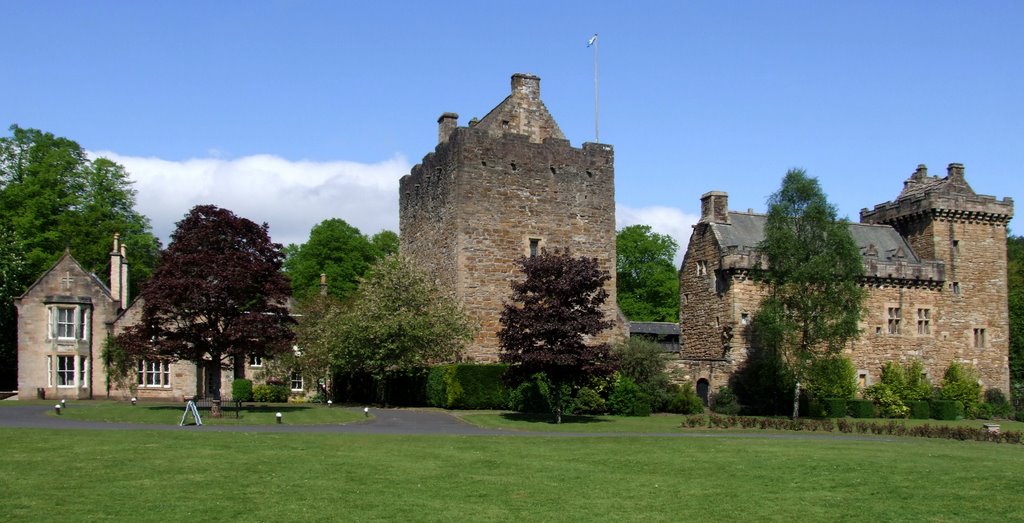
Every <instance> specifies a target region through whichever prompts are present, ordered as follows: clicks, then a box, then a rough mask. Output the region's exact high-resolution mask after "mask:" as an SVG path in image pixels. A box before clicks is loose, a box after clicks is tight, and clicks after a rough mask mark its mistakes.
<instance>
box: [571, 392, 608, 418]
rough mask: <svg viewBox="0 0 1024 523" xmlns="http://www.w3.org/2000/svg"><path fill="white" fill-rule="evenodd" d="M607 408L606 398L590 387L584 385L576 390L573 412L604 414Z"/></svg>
mask: <svg viewBox="0 0 1024 523" xmlns="http://www.w3.org/2000/svg"><path fill="white" fill-rule="evenodd" d="M606 410H607V407H606V406H605V401H604V398H602V397H601V395H600V394H598V393H597V391H596V390H594V389H592V388H590V387H583V388H581V389H580V390H578V391H576V397H575V398H574V399H573V404H572V412H573V414H604V412H605V411H606Z"/></svg>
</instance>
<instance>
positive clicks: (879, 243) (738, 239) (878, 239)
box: [711, 212, 921, 263]
mask: <svg viewBox="0 0 1024 523" xmlns="http://www.w3.org/2000/svg"><path fill="white" fill-rule="evenodd" d="M767 220H768V217H767V216H766V215H764V214H747V213H740V212H730V213H729V223H728V224H725V223H712V224H711V228H712V230H713V231H714V233H715V238H717V240H718V244H719V245H720V246H721V247H722V249H723V250H726V249H729V248H730V247H734V248H736V250H737V251H739V252H745V251H753V250H756V249H757V244H758V243H760V242H761V240H762V239H764V224H765V222H767ZM849 229H850V234H851V235H852V236H853V241H854V242H856V243H857V246H858V247H860V252H861V255H862V256H867V255H869V254H870V253H872V252H874V253H877V257H878V259H880V260H892V259H900V258H902V259H903V260H904V261H907V262H910V263H918V262H920V261H921V260H920V258H918V256H917V255H916V254H915V253H914V251H913V249H911V248H910V244H909V243H907V240H906V239H904V238H903V237H902V236H900V234H899V233H898V232H896V229H893V228H892V227H891V226H888V225H871V224H864V223H850V224H849ZM901 255H902V256H901Z"/></svg>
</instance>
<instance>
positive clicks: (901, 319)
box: [671, 163, 1013, 395]
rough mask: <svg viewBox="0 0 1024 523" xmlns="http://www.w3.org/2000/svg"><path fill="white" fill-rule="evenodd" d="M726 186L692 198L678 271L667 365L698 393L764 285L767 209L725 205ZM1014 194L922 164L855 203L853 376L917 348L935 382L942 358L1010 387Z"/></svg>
mask: <svg viewBox="0 0 1024 523" xmlns="http://www.w3.org/2000/svg"><path fill="white" fill-rule="evenodd" d="M728 206H729V202H728V196H727V194H726V193H724V192H709V193H706V194H704V195H703V196H702V197H701V218H700V221H699V222H698V223H697V224H696V225H695V226H694V228H693V234H692V236H691V237H690V243H689V245H688V246H687V251H686V256H685V258H684V259H683V264H682V267H681V268H680V271H679V286H680V331H681V332H680V334H681V336H680V339H681V350H680V354H679V358H678V360H676V361H673V362H672V364H671V366H672V367H673V368H674V369H675V370H676V372H677V373H679V374H681V375H683V376H684V377H686V378H687V379H691V380H693V381H695V382H697V384H698V389H699V390H700V391H701V392H702V394H705V395H706V394H707V391H708V390H711V391H714V390H717V389H718V387H719V386H722V385H727V384H728V379H729V377H730V376H731V375H732V374H733V373H734V372H735V371H737V370H738V369H740V368H742V366H743V364H744V363H745V362H746V361H747V358H748V356H749V355H750V354H751V351H753V350H756V349H755V348H754V347H753V346H752V339H751V332H750V322H751V320H752V318H753V315H754V314H755V313H756V312H757V310H758V306H759V303H760V300H761V297H762V296H763V290H762V288H761V287H760V286H758V285H757V284H755V283H754V282H753V281H752V280H751V279H750V277H749V276H750V270H751V269H752V268H754V267H755V266H756V264H757V263H758V262H759V259H758V252H757V244H758V243H759V242H760V241H761V240H762V239H763V238H764V224H765V221H766V216H765V215H762V214H753V213H750V212H745V213H743V212H733V211H729V209H728ZM1012 217H1013V200H1012V199H1010V198H1004V199H1002V200H997V199H996V198H995V197H992V196H982V195H978V194H976V193H975V192H974V190H973V189H971V186H970V185H969V184H968V183H967V180H966V179H965V178H964V167H963V165H960V164H956V163H954V164H950V165H949V168H948V171H947V174H946V176H945V177H943V178H939V177H937V176H936V177H933V176H928V172H927V169H926V168H925V167H924V166H923V165H921V166H918V168H917V171H916V172H914V174H913V175H912V176H911V177H910V178H909V179H908V180H907V181H906V182H904V188H903V191H902V192H901V193H900V195H899V197H897V198H896V200H894V201H890V202H886V203H883V204H880V205H876V206H875V208H874V209H870V210H869V209H863V210H862V211H861V213H860V219H861V223H851V224H850V226H849V227H850V232H851V233H852V235H853V238H854V241H855V242H856V243H857V245H858V246H859V247H860V251H861V256H862V257H863V261H864V269H865V270H864V272H865V274H864V277H863V279H862V281H861V285H862V286H863V287H864V288H866V289H867V291H868V296H867V300H866V302H865V305H864V311H865V314H864V316H863V318H862V321H861V335H860V337H859V338H858V339H857V340H856V341H855V342H854V343H853V344H852V346H851V347H849V348H848V349H847V350H846V351H845V352H846V356H847V357H849V358H850V359H851V360H852V361H853V363H854V365H855V366H856V367H857V369H858V370H857V374H858V381H859V385H861V386H867V385H871V384H872V383H873V382H874V381H876V380H878V379H879V377H880V375H881V369H882V366H883V365H884V364H885V363H886V362H888V361H897V362H906V361H908V360H910V359H919V360H921V362H922V363H923V364H924V367H925V370H926V372H927V374H928V377H929V379H930V380H931V381H932V383H933V384H935V383H938V381H939V380H941V379H942V374H943V372H944V371H945V369H946V367H948V366H949V364H950V363H951V362H952V361H954V360H955V361H959V362H963V363H967V364H970V365H973V366H974V367H976V368H977V369H978V371H979V372H980V374H981V381H982V383H983V385H984V387H985V388H991V387H996V388H999V389H1001V390H1002V391H1004V392H1006V391H1008V390H1009V380H1010V377H1009V360H1008V357H1009V356H1008V355H1009V315H1008V305H1007V281H1006V226H1007V224H1008V223H1009V221H1010V218H1012Z"/></svg>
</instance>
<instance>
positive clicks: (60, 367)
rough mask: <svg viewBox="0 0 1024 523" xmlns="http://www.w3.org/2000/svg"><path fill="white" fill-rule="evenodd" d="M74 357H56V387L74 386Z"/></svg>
mask: <svg viewBox="0 0 1024 523" xmlns="http://www.w3.org/2000/svg"><path fill="white" fill-rule="evenodd" d="M76 359H77V358H76V357H75V356H57V386H58V387H74V386H75V360H76Z"/></svg>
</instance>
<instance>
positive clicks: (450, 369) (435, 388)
mask: <svg viewBox="0 0 1024 523" xmlns="http://www.w3.org/2000/svg"><path fill="white" fill-rule="evenodd" d="M506 369H508V365H505V364H501V363H497V364H488V365H476V364H456V365H440V366H437V367H434V368H432V369H430V373H429V375H428V377H427V385H426V388H427V402H428V404H430V405H432V406H435V407H441V408H446V409H500V408H503V407H504V406H505V405H507V404H508V389H507V388H506V387H505V385H504V383H503V382H502V381H501V378H502V376H503V375H504V374H505V370H506Z"/></svg>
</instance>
